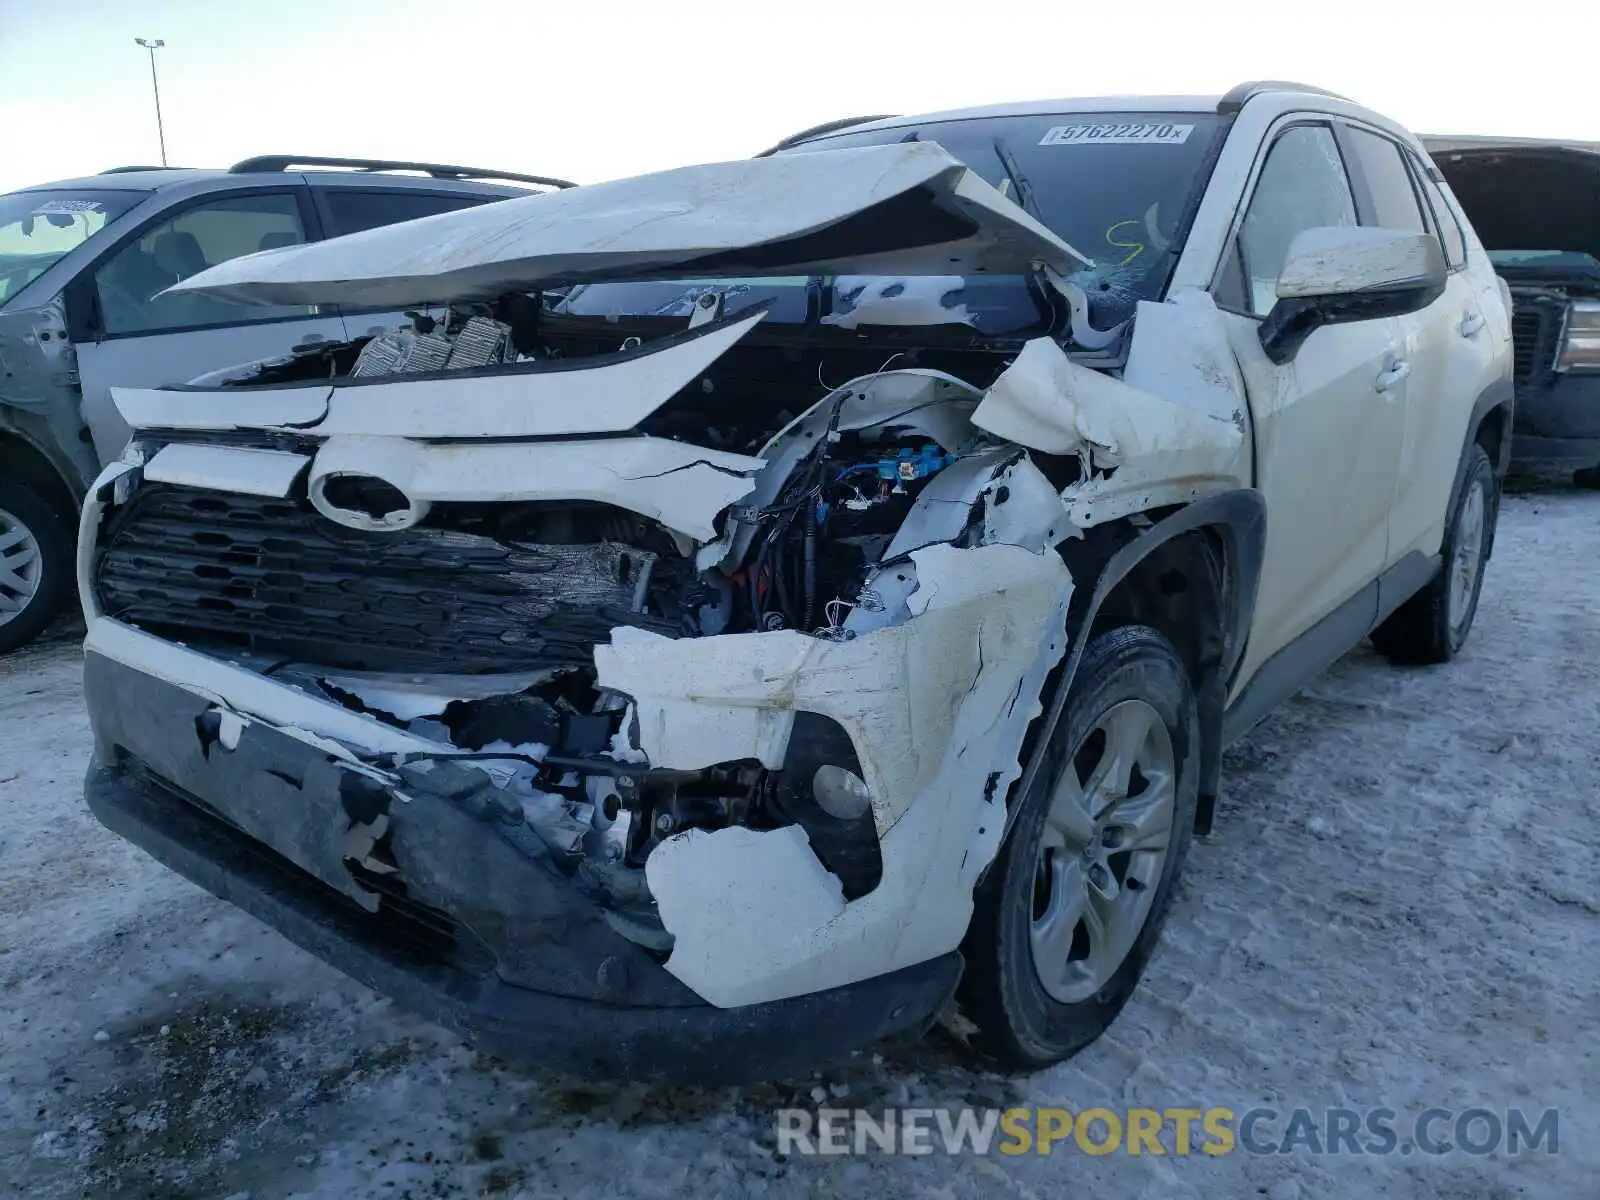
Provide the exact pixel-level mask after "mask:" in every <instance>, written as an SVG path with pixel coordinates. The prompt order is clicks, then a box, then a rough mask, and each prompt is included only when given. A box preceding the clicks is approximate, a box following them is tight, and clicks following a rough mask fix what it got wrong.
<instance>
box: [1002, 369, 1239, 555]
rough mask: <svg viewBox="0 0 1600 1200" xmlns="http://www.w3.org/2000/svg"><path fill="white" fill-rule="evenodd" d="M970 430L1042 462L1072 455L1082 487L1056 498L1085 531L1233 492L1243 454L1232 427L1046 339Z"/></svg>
mask: <svg viewBox="0 0 1600 1200" xmlns="http://www.w3.org/2000/svg"><path fill="white" fill-rule="evenodd" d="M1196 375H1197V378H1199V377H1200V373H1199V369H1198V364H1197V366H1196ZM972 423H973V424H974V425H976V426H978V427H980V428H982V429H985V430H987V431H989V432H990V433H992V434H994V435H995V436H996V437H1001V438H1005V439H1007V440H1009V441H1013V442H1016V443H1018V444H1019V445H1023V446H1028V447H1030V448H1032V449H1035V450H1040V451H1043V452H1045V453H1047V454H1076V455H1078V456H1079V458H1080V460H1081V461H1082V463H1083V473H1084V478H1083V479H1082V480H1081V481H1080V482H1078V483H1075V484H1072V485H1070V486H1069V487H1068V488H1067V489H1066V490H1065V491H1064V492H1063V493H1062V495H1063V498H1064V499H1065V500H1066V502H1067V505H1068V509H1069V512H1070V515H1071V519H1072V521H1073V522H1074V523H1075V524H1077V525H1079V526H1082V527H1085V528H1087V527H1089V526H1093V525H1098V524H1101V523H1102V522H1105V521H1108V520H1113V519H1115V518H1117V517H1122V516H1127V515H1129V514H1130V513H1133V512H1138V511H1142V510H1143V509H1146V508H1150V507H1154V506H1158V505H1163V504H1172V503H1178V502H1180V501H1182V500H1188V499H1193V498H1195V497H1196V496H1199V495H1203V494H1205V493H1207V492H1209V491H1213V490H1217V489H1220V488H1222V487H1228V486H1234V485H1236V483H1237V481H1238V480H1239V478H1240V476H1239V471H1240V469H1241V465H1242V463H1241V460H1242V457H1243V454H1244V451H1245V441H1244V432H1243V430H1242V429H1241V427H1240V424H1238V423H1235V421H1233V420H1229V419H1225V418H1223V417H1222V416H1220V415H1213V413H1212V412H1210V411H1207V409H1206V407H1204V406H1202V405H1200V404H1196V403H1180V402H1177V401H1174V400H1169V399H1165V398H1163V397H1162V396H1157V395H1155V394H1153V393H1151V392H1148V391H1145V390H1144V389H1142V388H1138V387H1133V386H1130V385H1129V384H1128V383H1126V382H1124V381H1122V380H1119V379H1116V378H1113V377H1112V376H1110V375H1106V374H1103V373H1101V372H1099V371H1093V370H1090V369H1089V368H1088V367H1084V366H1081V365H1079V364H1078V363H1075V362H1073V361H1072V360H1071V359H1070V358H1068V357H1067V355H1066V354H1065V353H1064V352H1063V351H1062V349H1061V348H1060V347H1059V346H1058V345H1056V344H1055V343H1054V342H1052V341H1050V340H1049V339H1047V338H1035V339H1033V340H1032V341H1030V342H1028V343H1027V345H1025V346H1024V347H1023V349H1022V352H1021V353H1020V354H1018V355H1017V358H1016V360H1015V361H1014V362H1013V363H1012V364H1011V366H1010V367H1008V368H1007V369H1006V370H1005V371H1004V372H1002V373H1001V375H1000V376H999V378H998V379H996V380H995V382H994V384H993V385H992V386H991V387H990V388H989V390H988V392H987V393H985V395H984V398H983V400H982V402H981V403H980V404H979V405H978V407H977V410H976V411H974V412H973V414H972Z"/></svg>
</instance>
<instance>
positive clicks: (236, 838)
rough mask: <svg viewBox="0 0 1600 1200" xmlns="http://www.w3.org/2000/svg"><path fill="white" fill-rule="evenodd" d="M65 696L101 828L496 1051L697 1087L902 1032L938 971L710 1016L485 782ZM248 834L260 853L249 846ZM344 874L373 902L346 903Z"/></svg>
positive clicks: (107, 687)
mask: <svg viewBox="0 0 1600 1200" xmlns="http://www.w3.org/2000/svg"><path fill="white" fill-rule="evenodd" d="M84 691H85V695H86V698H87V701H88V706H89V710H90V713H91V715H92V716H93V719H94V728H95V735H96V756H95V762H94V765H93V766H92V767H91V768H90V770H89V774H88V779H87V781H86V785H85V793H86V796H87V799H88V803H89V807H90V809H91V810H92V811H93V812H94V814H95V816H96V817H97V818H99V820H100V821H101V822H103V823H104V824H105V825H106V826H107V827H108V828H110V829H111V830H113V831H114V832H116V833H117V834H119V835H121V836H122V837H125V838H127V839H128V840H130V841H132V842H134V843H135V844H136V845H138V846H140V847H142V848H143V849H144V850H146V851H147V852H148V853H149V854H151V855H152V856H153V857H154V858H156V859H157V860H158V861H160V862H161V863H163V864H164V865H166V866H167V867H169V868H171V869H172V870H175V871H177V872H178V873H179V874H181V875H183V876H185V877H186V878H188V879H190V880H192V881H193V882H194V883H196V884H198V885H200V886H201V887H203V888H205V889H206V890H207V891H209V892H211V893H212V894H214V895H216V896H218V897H220V898H221V899H224V900H226V901H228V902H229V903H231V904H234V905H236V906H238V907H239V908H242V909H243V910H245V911H246V912H248V913H250V914H251V915H252V916H255V917H256V918H258V919H260V920H262V921H264V922H265V923H267V924H268V925H270V926H272V927H273V928H274V929H276V930H278V931H279V932H280V933H282V934H283V935H284V936H286V937H287V938H289V939H290V940H291V941H293V942H295V943H296V944H297V945H299V946H301V947H302V948H304V949H306V950H308V951H310V952H311V953H313V954H315V955H317V956H318V957H320V958H322V959H324V960H326V961H328V962H330V963H332V964H333V965H334V966H336V967H338V968H339V969H340V970H342V971H343V972H345V973H346V974H347V975H349V976H351V977H352V978H354V979H356V980H358V981H359V982H361V983H363V984H365V985H367V986H369V987H372V988H374V989H376V990H378V991H379V992H381V993H383V994H385V995H388V996H390V997H392V998H393V999H394V1000H395V1001H396V1002H397V1003H399V1004H400V1005H401V1006H402V1007H405V1008H407V1009H409V1010H411V1011H413V1012H416V1013H417V1014H419V1015H421V1016H423V1017H425V1018H427V1019H429V1020H431V1021H434V1022H436V1023H438V1024H440V1025H442V1026H444V1027H446V1028H448V1029H451V1030H453V1031H455V1032H457V1033H459V1034H462V1035H464V1036H468V1037H470V1038H471V1039H472V1040H473V1041H474V1042H476V1043H477V1044H478V1045H479V1046H481V1047H482V1048H483V1049H484V1050H486V1051H488V1052H490V1053H493V1054H496V1055H499V1056H500V1057H503V1058H505V1059H507V1060H508V1061H512V1062H516V1063H519V1064H522V1065H525V1066H529V1067H533V1068H537V1069H544V1070H551V1071H556V1072H561V1073H570V1074H573V1075H580V1076H584V1077H589V1078H619V1079H621V1078H625V1079H633V1080H648V1079H672V1080H675V1081H679V1082H698V1083H704V1084H725V1083H736V1082H746V1081H750V1080H754V1079H761V1078H782V1077H785V1076H788V1075H795V1074H803V1073H805V1072H808V1071H810V1070H812V1069H813V1068H815V1067H816V1066H817V1065H819V1064H820V1063H827V1062H834V1061H838V1060H840V1059H842V1058H844V1057H847V1056H848V1055H849V1054H850V1053H851V1052H853V1051H855V1050H858V1049H860V1048H863V1047H865V1046H868V1045H870V1044H872V1043H874V1042H876V1041H879V1040H881V1039H883V1038H885V1037H889V1036H893V1035H896V1034H902V1033H915V1032H918V1031H920V1030H921V1029H922V1028H924V1027H926V1026H927V1024H929V1023H930V1022H931V1020H932V1019H933V1018H934V1016H935V1015H936V1014H937V1012H938V1010H939V1009H940V1007H941V1006H942V1005H943V1003H944V1002H945V1000H946V999H947V998H948V997H949V995H950V994H951V992H952V990H953V989H954V986H955V982H956V979H957V977H958V976H959V974H960V958H959V955H957V954H955V953H948V954H944V955H941V956H939V957H936V958H933V959H930V960H928V961H925V962H922V963H919V964H917V965H915V966H912V967H908V968H905V969H903V970H899V971H896V972H893V973H892V974H887V975H880V976H877V977H874V978H870V979H866V980H862V981H861V982H858V983H855V984H852V985H849V986H845V987H836V988H830V989H827V990H825V991H819V992H811V993H809V994H806V995H803V996H796V997H793V998H791V999H786V1000H777V1001H771V1002H767V1003H757V1004H750V1005H745V1006H741V1007H738V1008H715V1007H713V1006H711V1005H710V1004H708V1003H706V1002H705V1001H704V1000H702V999H701V998H700V997H699V996H697V995H695V994H694V993H693V992H692V991H690V989H689V988H687V987H686V986H685V985H684V984H682V983H681V982H679V981H678V980H677V979H675V978H673V977H672V976H671V975H670V974H669V973H668V972H667V971H666V970H665V968H664V967H662V966H661V965H659V964H658V963H657V962H656V961H655V960H654V959H653V958H652V957H651V956H650V955H648V954H647V953H646V952H645V951H643V950H642V949H641V948H640V947H639V946H637V945H635V944H634V943H633V942H631V941H629V940H627V939H626V938H624V937H622V936H621V935H620V934H619V933H617V932H616V931H615V930H614V929H613V928H612V927H611V926H610V924H608V922H607V921H606V919H605V915H604V913H603V912H602V910H601V909H600V908H599V906H598V905H596V904H595V903H594V902H593V901H592V900H590V899H588V898H587V897H586V896H584V895H583V894H582V893H581V892H580V891H579V890H578V889H577V888H576V887H575V886H574V885H573V884H572V883H571V882H570V880H568V879H567V878H566V877H564V876H563V875H562V874H561V873H560V872H559V871H558V870H556V869H555V867H554V866H553V865H552V864H551V862H550V861H549V857H548V854H546V853H545V852H544V850H543V847H542V845H541V844H540V843H539V842H538V841H537V839H535V838H533V837H532V836H531V835H530V836H529V837H528V838H527V839H526V840H525V841H524V842H522V843H521V844H520V845H514V844H513V842H512V841H511V840H508V839H507V838H506V837H505V836H503V834H504V833H505V832H506V831H505V830H494V829H488V828H486V827H485V826H486V824H488V823H490V822H492V821H493V817H492V815H491V813H492V808H493V803H494V799H495V797H494V795H493V793H494V792H495V790H496V789H495V788H494V787H493V785H492V784H491V783H490V782H489V780H488V778H487V776H483V775H481V774H478V773H475V772H466V771H459V770H458V771H435V772H426V773H419V772H412V773H410V774H408V775H406V777H405V778H404V780H403V781H402V783H401V784H400V785H396V784H390V783H386V782H384V781H383V780H382V779H380V778H379V777H378V775H379V773H377V772H371V771H364V770H361V769H359V768H357V769H352V768H351V767H350V766H349V765H348V764H343V763H341V761H340V760H339V759H338V758H337V757H335V756H331V755H329V754H328V753H327V752H325V751H320V750H319V749H318V748H317V747H316V746H315V745H313V744H311V743H309V742H307V741H305V740H302V739H301V738H298V737H295V736H293V735H292V734H290V733H286V732H284V731H282V730H280V729H277V728H274V727H272V726H270V725H267V724H264V723H262V722H259V721H248V722H244V723H242V724H241V725H239V726H238V727H232V728H230V727H229V725H228V723H227V722H223V721H211V720H208V716H207V714H208V713H216V712H217V711H218V710H217V706H216V705H215V704H214V703H213V702H212V701H209V700H207V699H206V698H204V697H202V696H199V695H197V694H195V693H194V692H191V691H189V690H186V689H184V688H181V687H178V686H176V685H174V684H172V683H168V682H166V681H164V680H161V679H159V678H156V677H154V676H152V675H150V674H146V673H144V672H142V671H139V670H136V669H134V668H132V667H129V666H127V665H125V664H123V663H120V662H118V661H116V660H115V659H113V658H111V657H108V656H107V655H103V654H99V653H96V652H94V651H93V650H92V649H91V650H90V651H89V652H88V653H87V655H86V660H85V669H84ZM208 726H210V727H211V729H210V733H209V734H208V732H207V730H208ZM230 743H231V745H230ZM473 775H477V778H476V779H474V778H472V776H473ZM390 814H392V819H391V820H389V821H384V820H381V819H380V818H382V817H385V816H389V815H390ZM264 823H265V824H270V825H271V826H272V827H273V828H274V829H275V831H276V834H275V840H276V842H277V844H278V846H279V847H280V849H273V848H271V847H270V846H269V845H268V844H267V843H266V842H265V841H263V840H261V838H260V837H259V836H257V834H256V831H257V830H259V829H260V828H261V827H262V825H263V824H264ZM352 827H355V828H366V829H368V830H370V831H375V830H377V829H382V833H381V834H380V836H379V837H378V839H376V840H378V841H382V842H383V843H384V848H385V849H386V850H387V851H388V854H387V855H385V857H386V858H391V859H392V860H393V861H395V862H397V863H399V864H400V865H401V867H402V870H401V871H399V872H397V873H396V874H397V875H399V876H403V879H404V882H403V883H400V882H398V881H396V882H392V883H391V882H389V881H388V880H387V879H386V878H385V876H383V875H382V874H381V873H379V872H375V871H374V872H363V873H361V874H360V875H359V876H352V874H351V871H350V870H349V869H348V868H347V867H346V866H345V865H344V863H343V862H342V861H341V856H342V851H343V850H344V849H347V848H349V839H348V837H347V831H348V830H349V829H350V828H352ZM329 848H332V849H329ZM357 878H359V880H360V881H361V883H362V885H363V890H368V889H370V892H371V894H372V895H374V896H375V897H376V908H375V909H373V908H369V907H368V906H367V904H365V903H362V902H361V901H359V900H357V899H356V898H354V897H353V896H352V895H351V890H352V888H351V884H352V882H354V880H355V879H357Z"/></svg>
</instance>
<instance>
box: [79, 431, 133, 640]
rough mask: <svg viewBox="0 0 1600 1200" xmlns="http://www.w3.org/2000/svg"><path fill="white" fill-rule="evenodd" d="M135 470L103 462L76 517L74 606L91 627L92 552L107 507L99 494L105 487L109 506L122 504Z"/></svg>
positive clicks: (95, 604)
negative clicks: (109, 496)
mask: <svg viewBox="0 0 1600 1200" xmlns="http://www.w3.org/2000/svg"><path fill="white" fill-rule="evenodd" d="M136 469H137V468H136V466H135V464H133V463H131V462H113V463H107V464H106V465H105V468H104V469H103V470H102V471H101V472H100V474H99V475H97V476H96V477H95V480H94V482H93V483H91V484H90V485H89V490H88V491H87V492H85V493H84V497H83V510H82V511H81V512H80V513H79V514H78V553H77V559H76V574H77V584H78V605H79V607H80V608H82V609H83V616H84V620H85V621H88V622H89V623H90V624H91V625H93V623H94V620H95V618H96V617H98V616H99V615H100V602H99V601H98V600H97V599H96V598H95V594H94V568H95V555H94V549H95V544H96V542H98V541H99V539H100V520H101V518H102V517H103V516H105V510H106V507H107V505H106V503H105V502H104V501H102V500H101V499H100V495H101V493H102V492H103V491H105V489H106V488H108V487H109V488H110V489H111V490H112V493H113V499H112V503H114V504H122V503H126V500H127V496H126V494H125V493H124V488H125V487H131V486H132V480H133V479H134V476H135V471H136Z"/></svg>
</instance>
